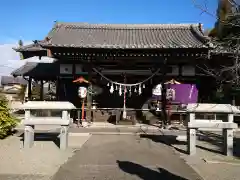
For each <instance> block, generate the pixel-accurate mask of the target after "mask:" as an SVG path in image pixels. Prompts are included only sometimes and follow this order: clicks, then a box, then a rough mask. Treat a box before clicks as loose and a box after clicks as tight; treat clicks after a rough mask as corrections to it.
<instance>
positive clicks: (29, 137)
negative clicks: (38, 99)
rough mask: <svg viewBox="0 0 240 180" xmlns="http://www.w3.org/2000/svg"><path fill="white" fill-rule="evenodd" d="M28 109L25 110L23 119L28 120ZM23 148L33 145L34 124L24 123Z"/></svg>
mask: <svg viewBox="0 0 240 180" xmlns="http://www.w3.org/2000/svg"><path fill="white" fill-rule="evenodd" d="M30 116H31V114H30V110H26V111H25V121H28V120H29V118H30ZM23 145H24V148H31V147H32V146H33V145H34V126H33V125H25V128H24V141H23Z"/></svg>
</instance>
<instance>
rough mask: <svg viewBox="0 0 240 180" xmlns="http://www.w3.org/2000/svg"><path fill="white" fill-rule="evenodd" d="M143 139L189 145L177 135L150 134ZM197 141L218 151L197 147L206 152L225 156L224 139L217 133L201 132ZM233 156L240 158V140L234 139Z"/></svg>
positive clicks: (204, 146) (171, 144)
mask: <svg viewBox="0 0 240 180" xmlns="http://www.w3.org/2000/svg"><path fill="white" fill-rule="evenodd" d="M140 137H141V138H147V139H150V140H152V141H154V142H159V143H164V144H166V145H168V146H172V147H174V146H173V145H187V142H185V141H178V140H177V139H176V138H177V136H176V135H148V134H142V135H140ZM197 140H198V141H201V142H207V143H210V144H211V145H213V146H215V147H217V149H213V148H211V147H209V146H207V145H205V144H203V145H202V144H201V143H199V144H201V145H199V144H198V145H196V147H197V148H199V149H202V150H206V151H209V152H213V153H217V154H223V152H222V150H221V149H222V147H223V138H222V136H221V135H219V134H216V133H210V132H202V131H200V132H199V133H198V134H197ZM174 148H175V149H176V150H177V151H179V152H180V153H184V154H187V152H186V151H185V150H183V149H180V148H177V147H174ZM233 155H234V156H235V157H238V158H240V138H234V149H233Z"/></svg>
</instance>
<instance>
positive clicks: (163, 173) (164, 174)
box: [117, 161, 187, 180]
mask: <svg viewBox="0 0 240 180" xmlns="http://www.w3.org/2000/svg"><path fill="white" fill-rule="evenodd" d="M117 164H118V166H119V168H120V169H121V170H122V171H124V172H125V173H128V174H131V175H136V176H138V177H139V178H140V179H143V180H154V179H166V180H167V179H169V180H170V179H171V180H187V179H185V178H182V177H180V176H177V175H174V174H172V173H170V172H169V171H167V170H165V169H163V168H158V171H154V170H152V169H150V168H147V167H144V166H142V165H140V164H136V163H133V162H129V161H117Z"/></svg>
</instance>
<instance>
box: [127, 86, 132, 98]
mask: <svg viewBox="0 0 240 180" xmlns="http://www.w3.org/2000/svg"><path fill="white" fill-rule="evenodd" d="M128 95H129V97H131V96H132V89H131V86H130V87H129V94H128Z"/></svg>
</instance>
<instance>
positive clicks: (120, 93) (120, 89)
mask: <svg viewBox="0 0 240 180" xmlns="http://www.w3.org/2000/svg"><path fill="white" fill-rule="evenodd" d="M121 95H122V87H121V85H120V87H119V96H121Z"/></svg>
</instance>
